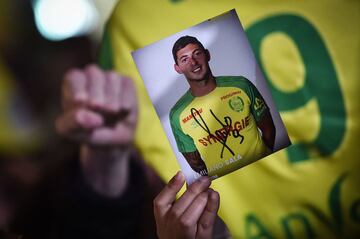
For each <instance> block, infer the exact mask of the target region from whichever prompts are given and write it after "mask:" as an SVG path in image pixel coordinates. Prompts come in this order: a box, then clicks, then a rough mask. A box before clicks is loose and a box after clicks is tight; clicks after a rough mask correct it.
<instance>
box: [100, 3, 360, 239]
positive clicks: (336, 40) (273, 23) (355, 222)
mask: <svg viewBox="0 0 360 239" xmlns="http://www.w3.org/2000/svg"><path fill="white" fill-rule="evenodd" d="M232 8H235V9H236V11H237V13H238V15H239V17H240V20H241V22H242V24H243V26H244V28H245V31H246V34H247V36H248V38H249V41H250V44H251V46H252V48H253V51H254V53H255V56H256V58H257V60H258V64H259V65H260V67H261V69H262V70H263V73H264V75H265V78H266V79H267V83H268V85H269V87H270V89H271V92H272V95H273V98H274V100H275V102H276V105H277V107H278V109H279V110H280V112H281V115H282V118H283V120H284V123H285V125H286V128H287V130H288V132H289V135H290V138H291V140H292V142H293V145H292V146H291V147H289V148H288V149H286V150H282V151H280V152H277V153H276V154H273V155H271V156H268V157H266V158H264V159H262V160H259V161H258V162H256V163H254V164H252V165H250V166H247V167H245V168H243V169H241V170H238V171H236V172H234V173H231V174H230V175H227V176H225V177H222V178H220V179H217V180H215V181H214V182H213V184H212V185H213V187H214V188H215V189H216V190H217V191H219V192H220V196H221V207H220V216H221V217H222V218H223V219H224V221H225V222H226V224H227V225H228V226H229V228H230V230H231V232H232V234H233V237H234V238H354V236H356V235H357V236H359V235H360V173H359V170H360V160H358V158H357V157H358V155H359V154H360V147H359V146H358V145H357V143H356V142H358V141H357V139H358V138H359V136H360V128H359V125H360V124H359V123H360V122H359V119H360V117H359V116H360V115H359V113H360V100H359V96H358V95H359V94H358V91H359V90H360V83H359V80H358V79H359V78H360V74H359V73H360V69H359V67H358V66H359V64H360V58H359V56H360V55H359V54H360V29H359V27H358V23H359V22H360V2H359V1H355V0H342V1H333V0H331V1H329V0H327V1H325V0H320V1H307V0H303V1H299V0H288V1H275V0H274V1H268V0H267V1H265V0H264V1H260V0H252V1H250V0H248V1H247V0H243V1H237V0H218V1H215V0H213V1H210V0H208V1H205V0H197V1H194V0H193V1H191V0H183V1H180V0H178V1H175V0H173V1H171V0H152V1H140V0H121V1H120V2H119V4H118V5H117V7H116V9H115V11H114V14H113V16H112V17H111V19H110V21H109V22H108V25H107V29H106V32H105V34H104V45H103V47H102V51H101V55H100V62H101V64H102V65H103V67H105V68H115V69H116V70H117V71H119V72H120V73H122V74H125V75H128V76H130V77H132V78H133V79H134V80H135V82H136V86H137V91H138V98H139V102H140V116H139V117H140V119H139V123H138V129H137V133H136V145H137V147H138V148H139V150H140V151H141V153H142V155H143V157H144V158H145V159H146V161H147V162H148V163H149V164H151V165H152V166H153V167H154V168H155V169H156V170H157V171H158V173H159V174H160V175H161V176H162V177H163V178H164V179H165V180H168V179H169V178H170V177H171V176H172V175H174V174H175V172H176V171H177V170H178V168H179V167H178V165H177V162H176V159H175V157H174V156H173V153H172V151H171V148H170V145H169V143H168V140H167V138H166V136H165V134H164V133H163V130H162V127H161V124H160V121H159V119H158V118H157V116H156V113H155V111H154V108H153V107H152V105H151V102H150V100H149V97H148V95H147V93H146V90H145V87H144V85H143V83H142V80H141V78H140V76H139V74H138V72H137V70H136V67H135V64H134V62H133V60H132V57H131V51H132V50H135V49H138V48H140V47H143V46H145V45H148V44H151V43H153V42H155V41H158V40H160V39H162V38H164V37H167V36H169V35H171V34H174V33H176V32H178V31H180V30H184V29H186V28H188V27H190V26H193V25H195V24H197V23H200V22H202V21H204V20H206V19H208V18H211V17H214V16H216V15H219V14H221V13H223V12H225V11H228V10H230V9H232ZM159 67H160V64H159ZM159 78H161V75H159Z"/></svg>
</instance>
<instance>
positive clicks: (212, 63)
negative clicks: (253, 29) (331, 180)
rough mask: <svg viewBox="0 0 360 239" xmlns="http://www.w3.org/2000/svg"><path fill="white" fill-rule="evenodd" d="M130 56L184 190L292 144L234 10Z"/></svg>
mask: <svg viewBox="0 0 360 239" xmlns="http://www.w3.org/2000/svg"><path fill="white" fill-rule="evenodd" d="M132 55H133V59H134V61H135V63H136V65H137V68H138V71H139V73H140V75H141V77H142V79H143V81H144V83H145V87H146V88H147V91H148V93H149V96H150V98H151V100H152V102H153V104H154V107H155V110H156V112H157V114H158V116H159V118H160V120H161V122H162V125H163V128H164V130H165V132H166V134H167V137H168V138H169V141H170V143H171V145H172V147H173V150H174V152H175V154H176V157H177V159H178V161H179V164H180V167H181V169H182V171H183V173H184V175H185V177H186V179H187V183H189V184H191V183H192V182H193V181H194V180H196V179H197V178H198V177H200V176H209V177H211V178H212V179H215V178H218V177H221V176H223V175H225V174H228V173H231V172H233V171H234V170H237V169H239V168H242V167H243V166H246V165H248V164H251V163H253V162H255V161H257V160H259V159H261V158H263V157H265V156H267V155H269V154H271V153H274V152H276V151H278V150H280V149H282V148H285V147H287V146H289V145H290V144H291V142H290V140H289V137H288V135H287V133H286V130H285V128H284V125H283V123H282V120H281V118H280V115H279V113H278V111H277V110H276V108H275V105H274V103H273V100H272V98H271V94H270V92H269V90H268V88H267V87H266V82H265V80H264V77H263V75H262V73H261V71H260V69H259V67H258V65H257V63H256V60H255V57H254V54H253V52H252V50H251V48H250V45H249V42H248V40H247V38H246V35H245V33H244V31H243V28H242V26H241V23H240V20H239V18H238V16H237V14H236V11H235V10H231V11H229V12H227V13H224V14H221V15H219V16H217V17H214V18H212V19H209V20H206V21H204V22H202V23H200V24H198V25H196V26H193V27H190V28H188V29H186V30H184V31H182V32H179V33H176V34H174V35H172V36H170V37H167V38H165V39H163V40H160V41H158V42H156V43H153V44H151V45H149V46H146V47H144V48H142V49H139V50H136V51H134V52H133V53H132ZM164 160H165V159H164Z"/></svg>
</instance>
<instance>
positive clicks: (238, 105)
mask: <svg viewBox="0 0 360 239" xmlns="http://www.w3.org/2000/svg"><path fill="white" fill-rule="evenodd" d="M228 103H229V106H230V108H231V109H232V110H233V111H236V112H241V111H243V110H244V101H243V100H242V99H241V98H240V97H239V96H234V97H232V98H231V99H230V100H229V102H228Z"/></svg>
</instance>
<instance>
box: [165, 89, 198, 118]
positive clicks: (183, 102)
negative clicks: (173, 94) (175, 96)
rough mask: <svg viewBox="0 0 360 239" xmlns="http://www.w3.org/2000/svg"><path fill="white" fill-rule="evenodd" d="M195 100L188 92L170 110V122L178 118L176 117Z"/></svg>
mask: <svg viewBox="0 0 360 239" xmlns="http://www.w3.org/2000/svg"><path fill="white" fill-rule="evenodd" d="M193 99H194V97H193V96H192V95H191V93H190V91H187V92H186V93H185V94H184V95H183V96H181V97H180V99H179V100H178V101H177V102H176V103H175V105H174V106H173V107H172V108H171V110H170V120H171V119H173V118H174V117H176V115H180V114H181V112H182V111H183V110H184V109H185V108H186V106H188V105H189V104H190V103H191V101H192V100H193Z"/></svg>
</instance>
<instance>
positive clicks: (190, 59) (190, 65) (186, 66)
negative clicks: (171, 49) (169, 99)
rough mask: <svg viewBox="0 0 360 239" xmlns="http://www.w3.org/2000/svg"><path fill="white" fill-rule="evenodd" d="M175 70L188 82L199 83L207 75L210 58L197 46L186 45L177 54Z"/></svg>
mask: <svg viewBox="0 0 360 239" xmlns="http://www.w3.org/2000/svg"><path fill="white" fill-rule="evenodd" d="M176 56H177V64H175V65H174V68H175V70H176V71H177V72H178V73H179V74H184V75H185V77H186V79H188V80H190V81H201V80H204V78H205V77H206V76H207V75H208V72H209V60H210V56H209V53H208V51H205V50H203V49H202V48H201V47H200V46H198V45H197V44H192V43H190V44H188V45H186V46H185V47H184V48H182V49H180V50H179V51H178V52H177V53H176Z"/></svg>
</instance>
